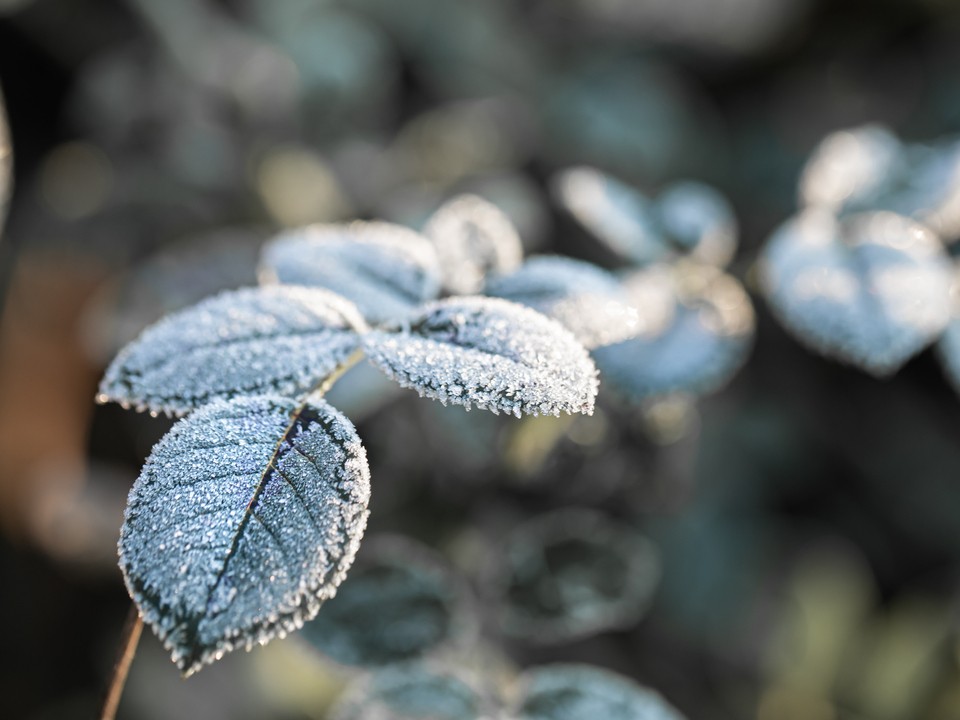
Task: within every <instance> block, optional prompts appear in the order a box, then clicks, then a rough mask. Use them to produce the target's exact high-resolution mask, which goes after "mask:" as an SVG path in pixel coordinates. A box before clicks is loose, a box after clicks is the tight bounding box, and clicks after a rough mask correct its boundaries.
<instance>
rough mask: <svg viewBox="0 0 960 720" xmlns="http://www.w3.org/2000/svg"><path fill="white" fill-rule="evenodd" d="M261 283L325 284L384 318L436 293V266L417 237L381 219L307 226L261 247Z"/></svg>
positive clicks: (374, 318) (374, 319) (372, 316)
mask: <svg viewBox="0 0 960 720" xmlns="http://www.w3.org/2000/svg"><path fill="white" fill-rule="evenodd" d="M260 279H261V282H263V283H264V284H267V283H273V282H280V283H284V284H292V285H308V286H314V287H324V288H327V289H328V290H332V291H333V292H335V293H337V294H338V295H342V296H343V297H345V298H347V299H348V300H350V301H352V302H353V303H355V304H356V306H357V307H358V308H359V309H360V312H361V313H362V314H363V316H364V317H365V318H366V319H367V320H368V321H369V322H371V323H374V324H379V323H383V322H388V321H390V320H392V319H394V318H396V317H398V316H400V315H404V314H406V313H408V312H409V311H410V310H412V309H413V308H415V307H417V306H418V305H420V304H421V303H423V302H426V301H427V300H432V299H434V298H435V297H437V295H438V294H439V292H440V264H439V261H438V260H437V254H436V251H435V250H434V247H433V245H432V244H431V243H430V241H429V240H427V239H426V238H424V237H423V236H422V235H420V234H418V233H416V232H414V231H413V230H410V229H408V228H405V227H402V226H400V225H393V224H390V223H385V222H359V221H358V222H353V223H350V224H343V225H311V226H309V227H305V228H300V229H298V230H290V231H288V232H285V233H282V234H281V235H280V236H278V237H277V239H275V240H274V241H272V242H271V243H269V244H268V245H267V246H266V247H265V248H264V251H263V256H262V265H261V272H260Z"/></svg>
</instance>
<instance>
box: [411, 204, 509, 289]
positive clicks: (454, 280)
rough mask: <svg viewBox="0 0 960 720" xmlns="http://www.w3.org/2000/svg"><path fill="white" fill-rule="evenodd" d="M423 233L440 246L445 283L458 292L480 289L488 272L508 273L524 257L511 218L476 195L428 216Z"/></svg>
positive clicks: (441, 266)
mask: <svg viewBox="0 0 960 720" xmlns="http://www.w3.org/2000/svg"><path fill="white" fill-rule="evenodd" d="M423 233H424V235H425V236H426V237H427V238H428V239H429V240H430V241H431V242H433V244H434V246H435V247H436V249H437V257H438V258H439V261H440V269H441V272H442V274H443V285H444V287H445V288H447V289H448V290H449V291H450V292H452V293H455V294H458V295H466V294H469V293H475V292H479V291H480V289H481V288H482V287H483V281H484V278H485V277H486V276H487V274H488V273H507V272H510V271H512V270H514V269H515V268H516V267H518V266H519V265H520V262H521V261H522V260H523V245H521V244H520V237H519V235H517V230H516V228H514V227H513V223H512V222H510V219H509V218H508V217H507V216H506V215H505V214H504V213H503V211H502V210H500V209H499V208H498V207H497V206H496V205H494V204H493V203H491V202H489V201H487V200H484V199H483V198H481V197H479V196H477V195H459V196H457V197H455V198H453V199H452V200H449V201H447V202H446V203H444V204H443V205H442V206H441V207H440V208H439V209H438V210H437V211H436V212H435V213H434V214H433V215H432V216H431V217H430V219H429V221H428V222H427V224H426V226H425V227H424V229H423Z"/></svg>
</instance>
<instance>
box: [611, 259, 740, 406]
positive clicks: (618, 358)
mask: <svg viewBox="0 0 960 720" xmlns="http://www.w3.org/2000/svg"><path fill="white" fill-rule="evenodd" d="M624 285H625V287H626V288H627V292H628V294H629V296H630V297H631V298H632V301H633V304H634V305H636V306H637V307H639V308H643V309H645V311H646V314H647V316H648V318H649V320H648V324H649V325H650V326H651V327H652V328H653V329H652V331H651V332H648V333H645V334H643V335H640V336H638V337H635V338H631V339H629V340H626V341H624V342H621V343H615V344H612V345H606V346H604V347H599V348H596V349H595V350H594V351H593V358H594V360H595V361H596V363H597V367H598V368H599V369H600V373H601V377H602V378H603V379H604V381H609V382H610V384H611V385H612V386H613V387H615V388H617V389H618V390H620V391H621V392H623V393H624V394H626V395H627V396H628V397H629V398H631V399H632V400H645V399H648V398H655V397H659V396H664V395H669V394H672V393H678V392H681V393H693V394H701V393H706V392H711V391H713V390H716V389H717V388H719V387H720V386H722V385H723V384H724V383H726V382H727V381H728V380H729V379H730V377H731V376H732V375H733V374H734V373H735V372H736V371H737V370H738V369H739V367H740V366H741V365H742V364H743V362H744V360H745V359H746V356H747V354H748V352H749V350H750V347H751V343H752V339H753V331H754V324H755V320H754V314H753V306H752V305H751V304H750V298H749V297H747V294H746V292H745V291H744V289H743V287H741V285H740V283H738V282H737V281H736V280H735V279H734V278H732V277H730V276H729V275H726V274H724V273H723V272H721V271H720V270H717V269H716V268H714V267H711V266H709V265H697V264H692V263H688V262H681V263H677V264H676V265H673V266H666V265H654V266H651V267H650V268H647V269H644V270H640V271H637V272H634V273H632V274H631V275H629V276H628V277H627V278H626V279H625V282H624Z"/></svg>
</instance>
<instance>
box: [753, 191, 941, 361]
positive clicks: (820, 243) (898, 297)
mask: <svg viewBox="0 0 960 720" xmlns="http://www.w3.org/2000/svg"><path fill="white" fill-rule="evenodd" d="M761 263H762V265H761V281H762V284H763V288H764V292H765V294H766V296H767V299H768V301H769V303H770V305H771V307H772V308H773V310H774V311H775V312H776V314H777V316H778V317H779V319H780V320H781V322H782V323H783V324H784V325H785V326H786V328H787V329H788V330H790V331H791V332H792V333H793V334H794V335H795V336H796V337H797V338H798V339H799V340H800V341H801V342H803V343H805V344H807V345H809V346H810V347H812V348H813V349H815V350H817V351H819V352H821V353H823V354H824V355H829V356H831V357H835V358H837V359H839V360H842V361H844V362H848V363H851V364H853V365H856V366H858V367H860V368H862V369H864V370H866V371H868V372H870V373H873V374H874V375H878V376H884V375H889V374H890V373H893V372H895V371H896V370H897V369H898V368H899V367H900V366H901V365H903V364H904V363H905V362H906V361H907V360H908V359H909V358H910V357H912V356H913V355H914V354H916V353H917V352H919V351H920V350H922V349H923V348H924V347H926V346H927V345H928V344H929V343H930V342H931V341H932V340H933V339H934V338H935V337H936V336H937V335H939V334H940V332H941V331H942V330H943V329H944V328H945V327H946V325H947V322H948V321H949V319H950V287H951V284H952V281H953V278H952V274H951V266H950V263H949V261H948V259H947V257H946V254H945V253H944V251H943V247H942V245H941V243H940V241H939V240H938V239H937V237H936V235H934V234H933V233H932V232H931V231H930V230H929V229H927V228H926V227H924V226H922V225H919V224H918V223H915V222H913V221H911V220H909V219H907V218H905V217H902V216H899V215H894V214H892V213H882V212H881V213H864V214H861V215H854V216H850V217H848V218H845V219H843V220H837V219H836V218H835V217H833V216H832V215H830V214H828V213H825V212H822V211H817V210H808V211H806V212H804V213H802V214H801V215H799V216H797V217H794V218H792V219H791V220H789V221H787V222H786V223H784V224H783V225H782V226H781V227H780V228H779V229H778V230H777V231H776V232H775V233H774V234H773V236H772V237H771V238H770V241H769V242H768V244H767V246H766V248H765V249H764V251H763V255H762V257H761Z"/></svg>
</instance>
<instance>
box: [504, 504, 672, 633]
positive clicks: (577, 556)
mask: <svg viewBox="0 0 960 720" xmlns="http://www.w3.org/2000/svg"><path fill="white" fill-rule="evenodd" d="M500 574H501V577H500V578H499V581H498V582H497V583H495V584H496V585H498V586H499V587H498V590H499V592H500V594H501V595H502V599H501V602H502V607H501V609H500V612H499V614H498V616H499V621H500V626H501V628H502V629H503V631H504V632H505V633H506V634H508V635H510V636H512V637H519V638H523V639H525V640H527V641H529V642H533V643H539V644H548V643H549V644H552V643H560V642H568V641H570V640H575V639H578V638H582V637H588V636H590V635H595V634H597V633H599V632H604V631H607V630H613V629H618V628H625V627H629V626H631V625H633V624H635V623H636V622H637V621H638V620H639V619H640V618H641V617H642V615H643V614H644V613H645V612H646V610H647V607H648V605H649V602H650V598H651V597H652V595H653V591H654V589H655V588H656V586H657V583H658V581H659V579H660V559H659V555H658V553H657V550H656V548H655V547H654V546H653V544H652V543H651V542H650V541H649V540H647V539H646V538H645V537H643V536H642V535H641V534H640V533H639V532H637V531H636V530H634V529H633V528H631V527H629V526H626V525H623V524H621V523H620V522H618V521H616V520H614V519H613V518H610V517H607V516H605V515H603V514H601V513H598V512H595V511H592V510H587V509H579V508H571V509H566V510H559V511H556V512H553V513H548V514H545V515H541V516H538V517H535V518H533V519H531V520H529V521H527V522H526V523H523V524H522V525H519V526H518V527H517V528H516V529H515V530H514V531H513V532H511V533H510V535H509V537H508V538H507V539H506V541H505V547H504V552H503V567H502V568H501V571H500Z"/></svg>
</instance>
